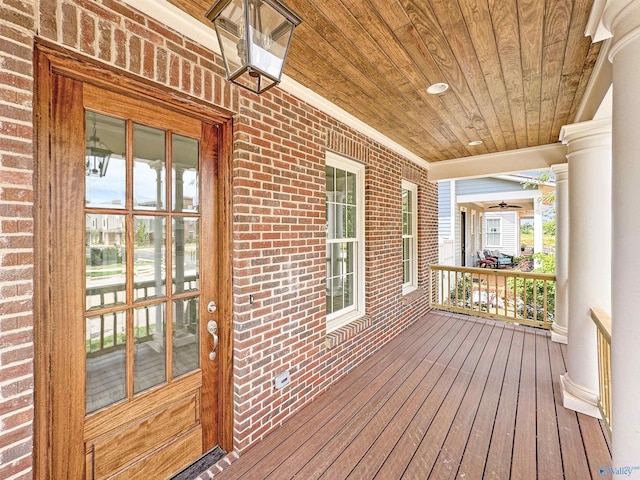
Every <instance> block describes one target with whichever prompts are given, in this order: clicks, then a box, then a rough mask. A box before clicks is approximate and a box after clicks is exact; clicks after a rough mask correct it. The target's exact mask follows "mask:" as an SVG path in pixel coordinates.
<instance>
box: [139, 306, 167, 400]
mask: <svg viewBox="0 0 640 480" xmlns="http://www.w3.org/2000/svg"><path fill="white" fill-rule="evenodd" d="M165 322H166V308H165V304H164V303H163V304H160V305H151V306H148V307H142V308H136V309H135V310H134V311H133V334H134V342H135V346H134V356H133V391H134V393H139V392H142V391H143V390H147V389H148V388H151V387H154V386H156V385H159V384H161V383H164V382H165V380H166V377H167V375H166V367H165V366H166V362H165V352H166V338H165V325H166V323H165Z"/></svg>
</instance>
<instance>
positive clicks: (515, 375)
mask: <svg viewBox="0 0 640 480" xmlns="http://www.w3.org/2000/svg"><path fill="white" fill-rule="evenodd" d="M565 356H566V350H565V348H564V346H560V345H559V344H557V343H553V342H551V340H550V336H549V334H548V332H546V331H543V330H537V329H531V328H526V327H520V326H514V325H509V324H504V323H497V322H494V321H490V320H489V321H486V320H483V319H477V318H473V317H465V316H461V315H453V314H447V313H439V312H433V313H430V314H429V315H428V316H427V317H426V318H424V319H422V320H420V321H418V322H417V323H416V324H415V325H414V326H412V327H411V328H410V329H408V330H407V331H406V332H404V333H403V334H401V335H400V336H399V337H397V338H396V339H394V340H393V341H392V342H390V343H389V344H388V345H386V346H385V347H384V348H383V349H382V350H381V351H379V352H378V353H376V354H375V355H374V356H373V357H372V358H370V359H369V360H367V361H366V362H365V364H364V365H362V366H361V367H359V368H358V369H356V370H354V371H353V372H352V373H351V374H349V375H348V376H347V377H346V378H344V379H343V380H341V381H340V382H338V383H336V385H334V386H333V387H332V388H331V389H330V390H329V391H328V392H326V393H325V394H324V395H322V396H321V397H320V398H319V399H317V400H316V401H315V402H313V403H312V404H311V405H309V406H308V407H306V408H305V409H304V410H302V411H301V412H299V413H298V414H296V415H295V416H294V417H293V418H291V419H290V420H289V421H288V422H287V423H285V424H284V425H283V426H282V427H281V428H280V429H279V430H277V431H275V432H274V433H273V434H271V435H270V436H268V437H267V438H266V439H265V440H263V441H262V442H259V443H258V444H257V445H256V446H254V447H253V448H252V449H251V450H249V451H248V452H246V453H245V454H244V455H242V457H241V458H240V459H239V460H237V461H236V462H234V463H233V464H232V465H231V466H230V467H228V468H227V469H226V470H224V471H223V472H222V473H221V474H219V475H216V478H220V479H223V480H228V479H243V480H247V479H265V478H269V479H275V480H282V479H288V478H294V477H295V478H300V479H303V480H309V479H315V478H322V479H329V480H337V479H344V478H348V479H359V480H366V479H374V478H375V479H389V480H399V479H420V480H425V479H434V480H442V479H453V478H461V479H462V478H463V479H465V480H472V479H498V480H505V479H509V478H511V479H536V478H538V479H541V480H550V479H562V478H566V479H569V480H574V479H575V480H582V479H588V478H601V476H600V474H599V468H600V466H601V465H611V457H610V451H609V446H608V440H607V437H606V434H605V429H604V427H603V425H602V424H601V422H599V421H598V420H595V419H593V418H591V417H587V416H584V415H581V414H577V413H575V412H573V411H570V410H566V409H564V408H563V407H562V394H561V391H560V383H559V377H560V375H561V374H562V373H564V372H565Z"/></svg>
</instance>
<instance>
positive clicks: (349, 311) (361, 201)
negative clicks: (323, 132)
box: [325, 152, 365, 333]
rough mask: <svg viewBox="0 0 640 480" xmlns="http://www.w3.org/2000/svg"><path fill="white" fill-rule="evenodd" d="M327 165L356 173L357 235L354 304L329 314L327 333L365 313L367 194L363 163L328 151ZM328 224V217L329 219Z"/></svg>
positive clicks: (327, 240)
mask: <svg viewBox="0 0 640 480" xmlns="http://www.w3.org/2000/svg"><path fill="white" fill-rule="evenodd" d="M326 165H327V166H328V167H334V168H339V169H341V170H345V171H348V172H351V173H354V174H355V175H356V237H355V239H354V243H355V244H356V248H355V249H354V250H355V257H356V259H355V264H354V266H353V267H354V270H355V274H354V290H355V291H354V295H353V297H354V305H352V306H349V307H346V308H343V309H342V310H338V311H337V312H333V313H330V314H327V333H329V332H332V331H334V330H337V329H339V328H341V327H343V326H345V325H346V324H348V323H350V322H353V321H354V320H357V319H358V318H361V317H362V316H364V314H365V309H364V301H365V263H364V252H365V250H364V247H365V231H364V229H365V209H364V207H365V196H364V188H365V185H364V175H365V166H364V165H363V164H361V163H358V162H355V161H353V160H349V159H347V158H345V157H342V156H340V155H337V154H335V153H333V152H327V155H326ZM327 225H328V219H327ZM326 242H327V244H329V243H334V242H335V243H338V242H340V239H336V240H329V239H328V238H327V239H326ZM326 273H327V272H325V275H326Z"/></svg>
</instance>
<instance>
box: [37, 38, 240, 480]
mask: <svg viewBox="0 0 640 480" xmlns="http://www.w3.org/2000/svg"><path fill="white" fill-rule="evenodd" d="M34 71H35V90H34V91H35V99H34V131H35V136H34V139H35V142H34V160H35V166H34V193H35V205H34V220H35V221H34V250H35V257H34V258H35V265H34V478H39V479H40V478H42V479H44V478H49V475H50V472H51V466H52V438H53V433H52V428H51V427H52V423H53V422H52V418H53V414H52V411H51V402H52V398H51V390H50V388H51V384H52V382H51V371H50V369H51V355H52V352H53V345H52V337H51V332H50V330H49V325H50V322H51V315H52V312H51V311H50V308H49V307H50V303H51V300H50V295H51V291H52V290H51V289H52V280H53V279H52V275H51V272H50V269H49V265H50V259H51V256H52V253H53V252H52V248H51V244H50V242H51V239H52V238H51V237H52V235H51V230H50V229H49V223H48V222H49V213H50V211H51V207H52V205H51V204H50V202H49V192H50V189H51V184H52V182H53V181H55V175H54V173H53V169H52V161H51V153H52V150H51V146H50V144H49V141H50V138H49V133H50V131H51V128H52V125H51V101H52V98H53V96H52V93H53V92H52V88H53V81H52V80H53V78H54V75H60V76H62V77H68V78H70V79H73V80H78V81H81V82H83V83H88V84H92V85H95V86H97V87H100V88H103V89H106V90H110V91H114V92H117V93H121V94H126V95H129V96H133V97H137V98H139V99H141V100H144V101H148V102H151V103H154V104H156V105H159V106H161V107H163V108H167V109H169V110H173V111H177V112H179V113H182V114H188V115H190V116H191V117H194V118H198V119H199V120H201V121H203V122H205V123H210V124H211V123H213V124H215V125H217V126H218V127H219V156H218V197H217V198H218V199H219V202H218V204H217V212H216V213H217V217H218V219H219V222H218V225H219V227H220V231H221V233H220V234H219V243H220V244H219V249H218V252H219V297H218V300H219V301H218V309H219V318H224V319H226V320H227V321H226V322H224V323H223V325H221V326H220V330H219V338H220V348H219V352H218V355H219V357H218V358H219V379H218V383H219V391H218V396H219V401H218V405H219V412H220V413H219V424H218V425H219V426H218V429H219V432H218V436H219V439H220V441H219V445H220V447H221V448H222V449H224V450H226V451H228V452H229V451H231V450H232V449H233V308H232V306H233V303H232V299H233V296H232V293H233V292H232V251H233V250H232V241H233V234H232V226H233V225H232V156H233V120H232V115H233V113H232V112H229V111H226V110H224V109H221V108H217V107H213V106H211V105H209V104H206V103H205V102H202V101H200V100H198V99H195V98H192V97H189V96H187V95H184V94H181V93H179V92H176V91H173V90H170V89H168V88H166V87H163V86H161V85H158V84H156V83H153V82H150V81H148V80H146V79H142V78H139V77H136V76H134V75H132V74H129V73H127V72H123V71H119V70H117V69H115V68H113V67H110V66H108V65H104V64H102V63H100V62H98V61H96V60H94V59H92V58H89V57H86V56H83V55H80V54H78V53H75V52H71V51H69V50H66V49H64V48H62V47H60V46H58V45H55V44H52V43H49V42H46V41H44V40H40V39H37V40H36V45H35V50H34ZM82 461H83V462H84V459H83V460H82Z"/></svg>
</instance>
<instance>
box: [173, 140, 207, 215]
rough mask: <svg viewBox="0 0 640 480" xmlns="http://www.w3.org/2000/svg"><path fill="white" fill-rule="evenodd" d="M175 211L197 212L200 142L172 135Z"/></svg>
mask: <svg viewBox="0 0 640 480" xmlns="http://www.w3.org/2000/svg"><path fill="white" fill-rule="evenodd" d="M171 151H172V164H171V165H172V167H171V168H172V170H173V180H172V181H173V203H172V206H173V210H174V211H176V212H197V211H198V206H199V203H200V201H199V198H198V181H199V178H198V141H197V140H194V139H192V138H187V137H183V136H182V135H175V134H173V135H172V149H171Z"/></svg>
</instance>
